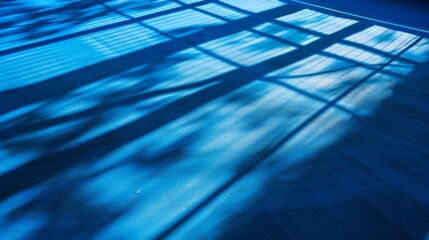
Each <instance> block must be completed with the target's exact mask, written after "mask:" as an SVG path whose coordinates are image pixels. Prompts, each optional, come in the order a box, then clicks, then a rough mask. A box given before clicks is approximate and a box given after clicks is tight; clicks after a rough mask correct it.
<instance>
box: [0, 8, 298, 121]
mask: <svg viewBox="0 0 429 240" xmlns="http://www.w3.org/2000/svg"><path fill="white" fill-rule="evenodd" d="M299 10H300V8H291V7H290V6H281V7H279V8H275V9H270V10H267V11H265V12H261V13H258V14H254V15H252V16H249V17H246V18H243V19H240V20H237V21H235V22H232V23H227V24H224V25H221V26H215V27H207V28H205V29H204V30H202V31H200V32H197V33H194V34H190V35H188V36H185V37H181V38H176V39H173V40H170V41H167V42H163V43H160V44H157V45H154V46H151V47H147V48H144V49H141V50H138V51H135V52H132V53H128V54H125V55H122V56H119V57H115V58H112V59H108V60H104V61H102V62H99V63H95V64H92V65H90V66H86V67H83V68H80V69H78V70H74V71H72V72H69V73H65V74H62V75H60V76H57V77H53V78H51V79H48V80H45V81H41V82H37V83H34V84H30V85H26V86H23V87H19V88H15V89H10V90H6V91H3V92H1V94H0V102H3V103H4V104H3V105H2V106H1V108H0V114H2V113H5V112H8V111H11V110H13V109H16V108H19V107H22V106H25V105H28V104H31V103H34V102H38V101H41V100H45V99H49V98H55V97H59V96H62V95H65V94H67V93H69V92H71V91H73V90H75V89H77V88H79V87H81V86H83V85H85V84H88V83H91V82H95V81H97V80H100V79H103V78H107V77H109V76H113V75H116V74H120V73H123V72H125V71H127V70H130V69H132V68H134V67H137V66H140V65H144V64H147V63H151V62H156V61H160V60H162V58H164V57H166V56H168V55H171V54H174V53H176V52H178V51H181V50H184V49H187V48H190V47H192V46H193V45H198V44H201V43H204V42H208V41H211V40H215V39H217V38H221V37H225V36H228V35H230V34H234V33H237V32H240V31H243V30H244V29H247V28H251V27H253V26H256V25H258V24H261V23H264V22H265V18H262V17H261V15H269V16H271V17H272V18H276V17H279V16H283V15H285V14H289V13H293V12H296V11H299ZM124 63H127V64H124ZM69 79H73V81H70V80H69ZM67 81H70V82H72V83H73V85H72V86H71V85H70V84H67ZM65 83H66V84H65ZM35 91H40V92H42V93H43V94H35ZM22 96H25V98H23V97H22ZM10 99H14V101H10Z"/></svg>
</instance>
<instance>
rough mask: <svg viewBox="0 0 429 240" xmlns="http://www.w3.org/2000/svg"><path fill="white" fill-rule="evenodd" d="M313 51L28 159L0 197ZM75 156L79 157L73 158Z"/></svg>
mask: <svg viewBox="0 0 429 240" xmlns="http://www.w3.org/2000/svg"><path fill="white" fill-rule="evenodd" d="M367 27H368V26H367V25H364V24H354V25H351V26H349V27H347V28H344V29H342V30H340V31H338V32H336V33H335V34H334V35H335V36H337V37H346V36H347V35H348V34H349V33H350V32H359V31H362V30H363V29H365V28H367ZM335 41H336V40H335V39H331V38H326V39H319V40H317V41H315V42H313V43H311V45H312V46H313V47H318V48H319V49H321V50H322V49H324V48H326V47H328V46H330V45H332V44H333V43H334V42H335ZM313 54H314V52H313V51H306V52H300V51H298V50H294V51H292V52H289V53H285V54H283V55H280V56H277V57H274V58H272V59H270V60H267V61H265V62H262V63H259V64H256V65H253V66H251V67H246V68H242V69H237V70H234V71H232V72H228V73H225V74H222V75H220V76H217V77H214V78H213V80H223V81H221V82H220V83H218V84H215V85H212V86H209V87H207V88H205V89H203V90H200V91H198V92H196V93H193V94H191V95H188V96H185V97H183V98H181V99H179V100H177V101H175V102H172V103H170V104H168V105H166V106H165V107H163V108H161V109H158V110H155V111H153V112H151V113H149V114H147V115H145V116H143V117H141V118H140V119H137V120H135V121H134V122H131V123H129V124H127V125H125V126H122V127H120V128H118V129H116V130H115V131H111V132H108V133H105V134H103V135H100V136H98V137H96V138H94V139H92V140H89V141H88V142H86V143H84V144H81V145H78V146H76V147H71V148H69V149H65V150H60V151H57V152H53V153H48V154H46V155H44V156H41V157H39V158H38V159H35V160H33V161H31V162H28V163H26V164H24V165H22V166H20V167H19V168H17V169H14V170H12V171H10V172H7V173H5V174H4V175H2V176H0V187H1V189H3V191H2V192H1V193H0V200H2V199H4V198H6V197H7V196H9V195H12V194H14V193H17V192H19V191H21V190H23V189H25V188H26V187H31V186H33V185H35V184H37V183H40V182H41V181H43V180H44V179H46V178H48V177H51V176H54V175H56V174H59V173H61V172H63V171H66V170H67V169H69V168H73V167H75V166H76V165H78V164H81V163H84V162H89V161H93V160H95V159H94V158H95V157H94V156H96V155H98V156H102V155H103V154H104V155H106V154H108V153H109V152H112V151H113V150H115V149H116V148H117V147H118V146H121V145H123V144H126V143H128V142H130V141H133V140H135V139H138V138H141V137H142V136H144V135H146V134H148V133H150V132H153V131H154V130H156V129H158V128H160V127H162V126H164V125H166V124H168V123H170V122H172V121H174V120H177V119H179V118H181V117H183V116H185V115H186V114H188V113H190V112H192V111H194V110H196V109H198V108H199V107H201V106H203V105H204V104H207V103H208V102H211V101H213V100H215V99H217V98H219V97H222V96H224V95H226V94H228V93H231V92H233V91H235V90H237V89H239V88H241V87H243V86H245V85H247V84H249V83H251V82H253V81H254V80H256V79H258V78H260V77H263V76H264V75H265V74H267V73H269V72H271V71H274V70H276V69H279V68H282V67H284V66H286V65H289V64H292V63H294V62H296V61H300V60H302V59H305V58H307V57H309V56H311V55H313ZM166 113H174V114H166ZM118 135H119V136H121V138H117V136H118ZM91 147H94V148H96V150H97V151H96V150H94V149H93V150H91V152H87V149H88V148H91ZM76 159H82V160H81V161H76Z"/></svg>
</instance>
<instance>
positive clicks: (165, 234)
mask: <svg viewBox="0 0 429 240" xmlns="http://www.w3.org/2000/svg"><path fill="white" fill-rule="evenodd" d="M421 39H423V37H419V38H418V39H417V40H415V41H414V42H413V43H412V44H410V45H409V46H407V47H406V48H405V49H404V50H402V51H401V52H400V53H399V54H398V56H400V55H402V54H404V53H405V52H406V51H408V50H409V49H410V48H412V47H413V46H415V45H416V44H417V43H418V42H419V41H420V40H421ZM395 60H396V59H395V58H392V59H390V60H389V61H388V62H386V63H385V64H383V65H382V66H381V67H380V68H379V69H378V71H374V72H371V73H370V74H368V75H367V76H365V77H364V78H362V79H361V80H360V81H358V82H356V83H355V84H353V86H351V87H350V88H348V89H347V90H346V91H344V92H343V93H342V94H340V95H339V96H338V97H336V98H335V99H333V100H332V101H331V102H330V103H328V104H326V105H325V106H323V107H322V108H321V109H319V110H318V111H316V113H314V114H313V115H311V116H310V117H309V118H308V119H307V120H305V121H304V122H303V123H301V124H300V125H299V126H297V127H296V128H294V129H293V130H292V131H291V132H290V133H289V134H287V135H286V136H285V137H283V138H282V139H281V140H280V141H279V142H277V143H276V144H275V145H273V146H271V147H267V148H266V149H264V150H263V151H260V155H259V156H258V157H256V158H255V159H253V160H250V161H249V162H250V164H249V165H247V166H246V167H245V169H243V170H242V171H241V172H239V173H237V174H236V175H234V176H233V177H232V178H231V179H230V180H228V181H227V182H226V183H224V184H223V185H222V186H220V187H219V188H218V189H216V190H215V191H214V192H213V193H212V194H210V195H209V196H208V197H207V198H206V199H204V201H202V202H201V203H199V204H198V205H197V206H196V207H194V208H193V209H192V210H191V211H189V212H188V213H187V214H185V215H184V216H183V217H181V218H180V219H179V220H178V221H176V223H174V224H173V225H171V226H170V227H169V228H167V229H166V230H165V231H163V232H162V233H161V234H160V235H158V236H157V237H156V238H155V239H165V238H166V237H168V236H169V235H170V234H172V233H173V232H174V231H175V230H177V229H178V228H179V227H180V226H181V225H182V224H184V223H185V222H186V221H187V220H189V219H191V218H192V217H193V216H194V215H195V214H196V213H197V212H198V211H199V210H201V209H203V208H204V207H205V206H206V205H207V204H209V203H210V202H211V201H213V200H214V199H215V198H216V197H218V196H219V195H220V194H221V193H222V192H224V191H225V190H227V189H228V188H229V187H231V186H232V185H234V183H236V182H237V181H238V180H240V179H242V178H243V177H244V176H246V175H247V174H248V173H250V172H251V171H252V170H253V169H255V168H256V167H257V166H259V165H260V164H262V163H263V162H264V161H265V160H267V159H268V158H269V157H270V156H271V155H273V154H274V153H275V152H276V151H277V150H279V149H280V148H281V147H282V146H283V145H284V144H285V143H286V142H288V141H289V140H290V139H292V138H293V137H294V136H296V135H297V134H298V133H300V132H301V131H303V130H304V129H305V128H306V127H307V126H308V125H310V124H311V123H312V122H314V121H315V120H316V119H317V118H318V117H319V116H321V115H322V114H323V113H325V112H326V111H327V110H329V109H330V108H331V107H332V106H334V105H335V104H336V103H338V102H339V101H341V100H342V99H344V98H345V97H346V96H347V95H349V94H350V93H351V92H352V91H353V90H355V89H357V88H358V87H359V86H360V85H361V84H363V83H365V82H366V81H367V80H368V79H370V78H371V77H373V76H375V75H376V74H377V73H378V72H379V71H380V70H382V69H383V68H385V67H386V66H388V65H389V64H391V63H392V62H393V61H395ZM277 169H281V168H280V167H277ZM274 174H275V173H274Z"/></svg>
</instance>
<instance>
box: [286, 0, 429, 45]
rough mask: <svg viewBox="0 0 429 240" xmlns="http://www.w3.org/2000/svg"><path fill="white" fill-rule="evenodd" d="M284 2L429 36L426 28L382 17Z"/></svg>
mask: <svg viewBox="0 0 429 240" xmlns="http://www.w3.org/2000/svg"><path fill="white" fill-rule="evenodd" d="M280 1H281V2H283V3H286V4H293V5H295V6H300V7H303V8H306V9H310V10H313V11H317V12H324V13H326V14H329V15H336V16H339V17H343V18H348V19H353V20H356V21H359V22H362V23H366V24H376V25H378V26H383V27H386V28H389V29H394V30H397V31H401V32H408V33H412V34H415V35H418V36H423V37H429V31H427V30H424V29H418V28H413V27H410V26H406V25H400V24H396V23H393V22H389V21H384V20H382V19H371V18H367V17H365V16H360V15H358V14H353V13H348V12H343V11H337V10H334V9H330V8H325V7H323V6H318V5H314V4H310V3H305V1H295V0H280ZM421 2H423V1H421Z"/></svg>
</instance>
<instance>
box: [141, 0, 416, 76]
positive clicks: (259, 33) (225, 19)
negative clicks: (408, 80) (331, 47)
mask: <svg viewBox="0 0 429 240" xmlns="http://www.w3.org/2000/svg"><path fill="white" fill-rule="evenodd" d="M172 1H174V2H176V3H178V4H183V3H182V2H180V1H179V0H172ZM220 5H223V6H225V7H228V8H230V9H231V10H236V11H239V10H241V12H243V13H245V14H252V13H251V12H249V11H246V10H242V9H240V8H237V7H234V6H231V5H229V4H227V3H223V2H222V4H220ZM190 8H191V9H193V10H195V11H198V12H201V13H203V14H206V15H209V16H212V17H215V18H218V19H220V20H222V21H225V22H231V20H229V19H228V18H225V17H222V16H219V15H217V14H214V13H211V12H209V11H207V10H203V9H199V8H196V7H190ZM267 22H272V23H275V24H278V25H280V26H282V27H285V28H292V29H295V30H298V31H300V32H303V33H308V34H311V35H316V36H318V37H324V36H326V35H325V34H322V33H319V32H317V31H314V30H310V29H306V28H302V27H298V26H295V25H293V24H290V23H286V22H281V21H279V20H277V19H274V20H273V19H267ZM146 27H147V26H146ZM248 31H249V32H253V33H255V34H258V35H260V36H264V37H267V38H271V39H274V40H276V41H278V42H281V43H285V44H288V45H291V46H294V47H303V45H300V44H298V43H295V42H292V41H288V40H286V39H284V38H281V37H279V36H275V35H270V34H268V33H265V32H262V31H259V30H254V29H248ZM386 31H387V30H386ZM170 37H171V36H170ZM412 37H413V36H409V37H408V38H407V40H408V39H410V38H412ZM414 37H415V38H417V37H418V36H414ZM385 38H387V36H384V38H383V39H385ZM337 40H338V43H343V44H345V45H349V46H352V47H355V48H358V49H362V50H365V51H368V52H372V53H374V54H377V55H381V56H383V57H386V58H396V59H398V60H400V61H402V62H405V63H411V64H417V62H415V61H412V60H410V59H406V58H402V57H400V58H398V55H395V54H391V53H389V52H385V51H383V50H380V49H376V48H373V47H370V46H366V45H364V44H359V43H355V42H352V41H349V40H345V39H341V38H338V39H337ZM404 42H405V41H404ZM407 44H409V43H406V44H405V45H407ZM199 50H202V49H199ZM211 55H212V56H214V55H213V54H211ZM322 55H326V56H329V57H333V58H339V59H341V60H344V61H347V62H350V63H353V64H357V65H360V66H362V67H367V68H371V69H373V70H377V67H372V66H371V64H364V63H359V62H356V61H353V60H351V59H348V58H346V57H342V56H338V55H336V54H334V53H329V52H322ZM214 57H217V58H219V56H214ZM221 60H223V61H226V62H228V63H230V64H231V62H230V61H228V60H227V59H225V58H222V59H221ZM232 64H234V63H232ZM234 65H236V64H234ZM388 74H392V75H395V73H388Z"/></svg>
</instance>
